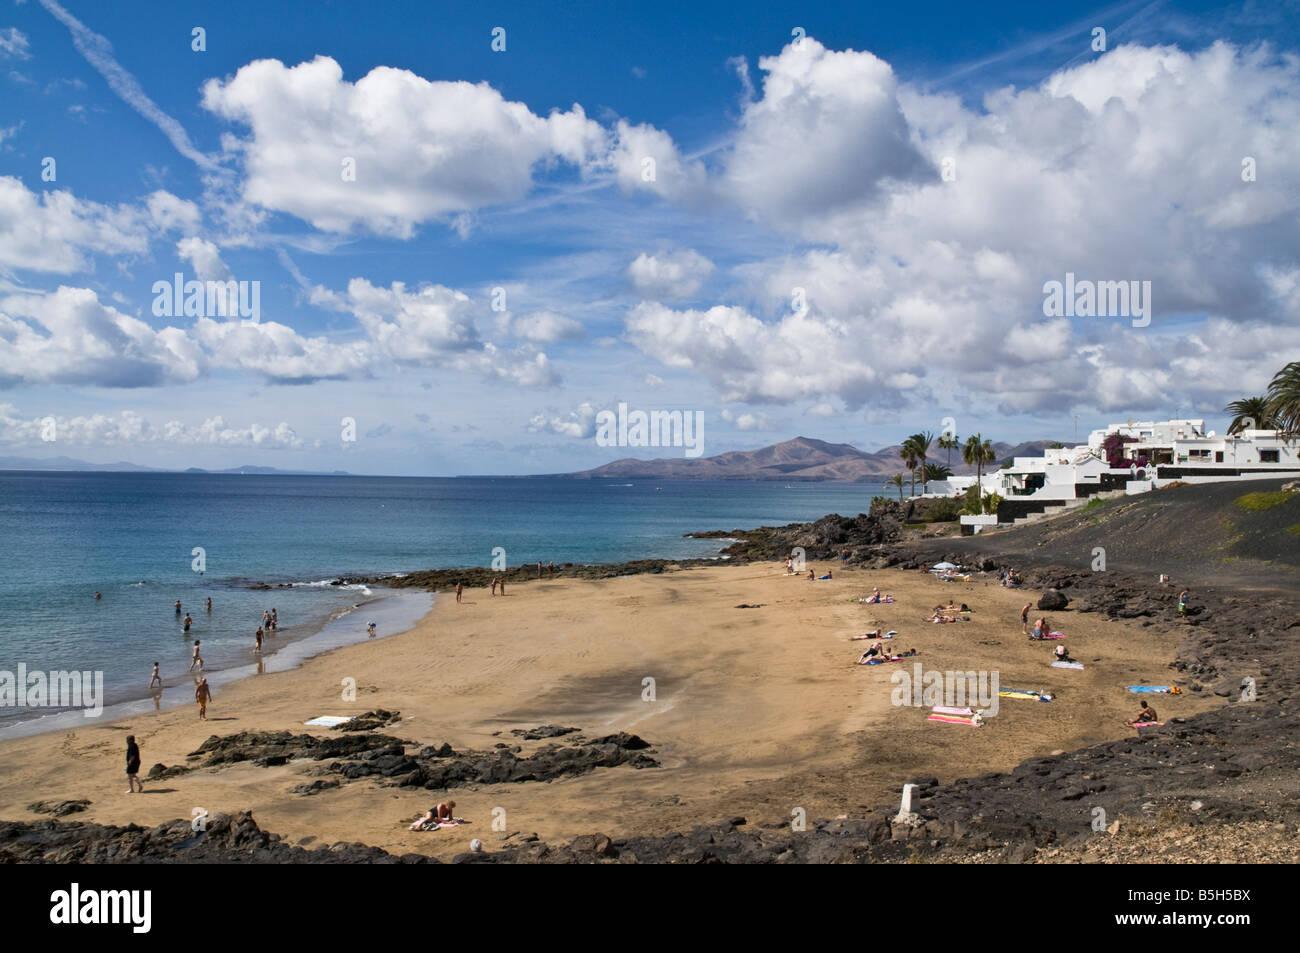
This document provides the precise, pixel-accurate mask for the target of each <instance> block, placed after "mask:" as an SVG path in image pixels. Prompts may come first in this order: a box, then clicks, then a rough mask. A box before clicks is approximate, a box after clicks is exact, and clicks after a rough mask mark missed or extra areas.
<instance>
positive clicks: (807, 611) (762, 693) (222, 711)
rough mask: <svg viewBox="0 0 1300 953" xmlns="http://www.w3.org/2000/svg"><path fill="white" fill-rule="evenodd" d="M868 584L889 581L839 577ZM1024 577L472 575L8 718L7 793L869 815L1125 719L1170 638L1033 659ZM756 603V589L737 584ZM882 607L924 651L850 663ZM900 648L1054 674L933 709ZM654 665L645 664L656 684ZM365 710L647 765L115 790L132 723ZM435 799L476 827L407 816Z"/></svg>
mask: <svg viewBox="0 0 1300 953" xmlns="http://www.w3.org/2000/svg"><path fill="white" fill-rule="evenodd" d="M817 571H818V573H819V574H820V572H821V569H820V568H818V569H817ZM873 586H879V587H880V588H881V589H882V590H883V591H885V592H891V593H893V594H894V595H895V596H897V598H898V602H897V603H896V604H894V605H874V606H867V605H860V604H858V603H856V602H851V601H850V600H851V599H852V598H854V597H857V596H861V595H866V594H868V593H870V591H871V588H872V587H873ZM1038 595H1039V593H1036V592H1029V591H1026V590H1008V589H1004V588H1002V587H1001V586H999V585H998V584H997V582H996V580H994V579H983V578H981V577H978V576H977V577H975V578H974V579H973V580H972V581H971V582H969V583H962V582H957V583H947V582H941V581H939V580H937V579H934V578H933V577H930V576H927V575H924V574H921V573H916V572H903V571H901V570H892V571H852V570H841V569H838V568H836V569H835V579H834V580H832V581H827V582H820V581H819V582H808V581H807V580H806V579H804V578H795V577H789V576H786V575H785V574H784V568H783V567H782V566H780V565H776V564H751V565H741V566H717V567H708V568H700V569H688V570H682V571H676V572H669V573H666V574H664V575H641V576H633V577H628V578H618V579H607V580H600V581H589V580H564V579H557V580H553V581H539V582H535V583H529V584H527V585H521V586H518V587H515V586H511V588H510V592H509V595H507V596H504V597H501V596H496V597H494V596H491V595H490V594H489V593H488V592H487V591H486V590H474V591H470V592H467V593H466V594H465V599H464V602H462V603H461V604H457V603H456V601H455V598H454V596H453V595H451V594H442V595H439V597H438V599H437V602H436V605H435V607H434V609H433V611H431V612H430V613H429V614H428V615H427V616H426V617H425V618H424V619H423V620H422V621H421V622H420V623H419V624H418V625H417V626H416V627H415V628H414V629H412V630H411V631H409V632H406V633H403V634H401V635H397V636H392V637H388V638H383V639H378V640H375V641H370V642H362V643H359V644H356V645H352V646H348V647H345V648H341V649H336V650H334V651H332V652H329V653H326V654H324V655H321V656H318V657H316V658H313V659H310V660H308V661H307V662H306V663H304V664H303V665H302V666H301V667H300V668H298V669H295V670H292V671H288V672H281V673H276V674H267V675H261V676H257V677H254V678H249V679H246V680H244V681H241V682H238V683H236V684H234V685H232V686H230V687H227V688H225V689H222V690H219V691H218V692H217V694H216V697H215V698H214V700H213V702H212V704H211V705H210V707H209V709H208V714H209V720H208V721H207V722H200V721H199V720H198V717H197V708H196V706H194V705H193V704H190V705H187V706H185V707H182V708H178V709H172V710H164V711H162V712H155V713H150V714H147V715H139V716H134V717H132V718H129V719H126V720H123V721H121V722H117V723H113V724H104V725H98V724H97V725H95V726H93V727H87V728H83V729H79V730H76V731H72V732H63V733H57V734H54V733H52V734H46V735H40V736H36V737H31V738H22V739H16V740H13V741H8V742H5V743H4V744H3V745H0V757H3V762H4V764H5V771H4V772H3V775H0V817H3V818H6V819H24V818H32V817H34V816H36V815H33V814H32V813H31V812H30V811H28V810H27V805H28V804H30V803H31V802H33V801H36V800H64V799H75V798H88V799H89V800H90V801H91V802H92V803H91V806H90V807H89V809H88V810H86V811H85V812H82V813H79V814H75V815H72V816H71V817H69V818H68V820H75V821H79V820H90V821H97V822H100V823H111V824H124V823H127V822H135V823H137V824H141V825H146V826H149V825H153V824H157V823H159V822H161V821H165V820H170V819H172V818H176V817H190V816H191V815H192V811H193V809H194V808H196V807H199V808H203V809H204V810H206V811H208V812H216V811H224V812H227V813H234V812H236V811H240V810H251V811H252V812H253V815H254V817H255V818H256V819H257V820H258V822H259V823H260V824H261V825H262V827H263V829H265V830H269V831H273V832H275V833H278V834H281V835H283V836H284V837H285V838H286V840H287V841H288V842H289V843H302V844H304V845H314V844H322V843H331V842H335V841H342V840H347V841H361V842H364V843H367V844H373V845H377V846H379V847H383V848H385V849H387V850H390V851H393V852H397V853H402V852H406V851H421V852H425V853H433V854H436V855H438V856H440V857H450V856H451V855H452V854H455V853H458V852H461V851H463V850H465V849H466V845H467V844H468V842H469V839H470V838H471V837H479V838H481V839H482V840H483V841H484V844H485V845H486V846H487V847H488V849H492V848H493V847H494V846H496V845H498V844H500V843H502V842H503V841H505V840H506V837H507V834H508V835H509V837H510V840H509V841H506V842H514V841H517V840H518V838H519V835H520V833H521V832H535V833H537V834H538V835H539V836H540V837H541V838H542V839H543V840H547V841H551V842H559V841H562V840H564V839H567V838H570V837H573V836H576V835H578V834H583V833H594V832H602V833H605V834H609V835H611V836H620V835H629V834H662V833H666V832H669V831H674V830H688V829H690V828H691V827H694V826H695V825H698V824H705V823H713V822H716V821H719V820H725V819H727V818H730V817H735V816H744V817H746V818H748V819H749V821H750V823H751V824H755V823H767V822H779V821H783V820H784V821H789V820H790V818H791V817H792V812H793V811H794V810H795V809H796V808H802V809H803V810H804V811H805V812H806V814H807V817H808V818H809V819H810V820H812V819H815V818H818V817H831V816H836V815H841V814H849V815H860V814H861V813H863V812H864V811H866V810H871V809H875V808H877V807H880V806H882V805H888V804H894V803H897V799H898V796H899V791H900V788H901V786H902V784H903V783H904V782H905V781H907V780H909V779H911V778H914V777H916V776H918V775H937V776H938V777H940V778H941V779H951V778H955V777H964V776H970V775H975V774H980V773H982V772H985V771H993V770H1007V769H1009V768H1011V767H1013V766H1014V765H1015V764H1017V763H1019V762H1020V761H1022V760H1023V759H1025V758H1027V757H1032V756H1036V755H1046V754H1050V753H1051V752H1053V751H1055V750H1058V749H1064V750H1070V749H1074V748H1078V747H1081V746H1084V745H1088V744H1091V743H1095V742H1100V741H1105V740H1109V739H1114V738H1119V737H1124V736H1126V735H1131V734H1132V730H1131V729H1127V728H1125V727H1123V725H1122V722H1123V721H1124V720H1125V719H1127V718H1131V717H1132V716H1133V715H1134V714H1135V713H1136V711H1137V709H1138V707H1139V704H1138V701H1137V696H1134V695H1131V694H1129V693H1127V692H1126V691H1125V688H1124V686H1126V685H1128V684H1133V683H1136V682H1139V681H1141V680H1146V681H1148V682H1151V683H1157V684H1159V683H1163V682H1165V681H1168V680H1171V679H1172V675H1173V673H1172V672H1171V670H1170V669H1169V667H1168V666H1169V662H1170V660H1171V659H1172V658H1173V656H1174V650H1175V647H1176V643H1177V636H1176V635H1175V634H1169V633H1160V632H1157V631H1156V630H1155V629H1153V628H1147V629H1144V628H1140V627H1138V626H1136V625H1132V624H1130V623H1125V622H1113V621H1107V620H1105V619H1104V618H1102V617H1099V616H1098V615H1096V614H1091V613H1089V614H1080V613H1075V612H1070V611H1065V612H1059V613H1053V614H1051V620H1052V623H1053V627H1054V628H1057V629H1060V630H1062V631H1064V632H1065V633H1066V634H1067V636H1069V638H1068V639H1067V640H1066V644H1067V645H1068V646H1069V648H1070V651H1071V654H1072V655H1074V656H1075V657H1076V658H1078V659H1080V660H1081V661H1083V662H1084V663H1085V665H1086V666H1087V667H1086V669H1085V670H1084V671H1073V670H1062V669H1054V668H1052V667H1050V666H1049V664H1048V663H1049V661H1050V657H1051V652H1052V648H1053V646H1054V645H1055V643H1031V642H1029V641H1028V640H1027V639H1026V638H1025V636H1024V635H1023V634H1022V633H1021V625H1020V609H1021V606H1023V605H1024V604H1025V603H1026V602H1030V601H1033V602H1036V601H1037V598H1038ZM949 600H955V601H956V602H957V603H958V604H960V603H963V602H965V603H968V604H969V605H970V606H971V607H972V608H973V609H974V610H975V611H974V613H973V615H972V620H971V621H969V622H961V623H957V624H950V625H933V624H927V623H925V622H923V621H922V619H923V618H924V617H925V616H927V615H928V614H929V612H930V610H931V609H932V608H933V607H934V606H935V605H936V604H938V603H940V602H943V603H945V604H946V603H947V602H948V601H949ZM756 603H757V604H761V608H757V609H739V608H736V606H738V605H740V604H756ZM1039 614H1040V613H1038V612H1037V611H1036V610H1034V611H1033V613H1032V614H1031V616H1030V617H1031V619H1032V618H1034V617H1036V616H1037V615H1039ZM876 627H880V628H882V629H885V630H889V629H896V630H898V632H899V635H898V637H897V638H895V639H894V640H892V641H891V642H887V643H886V645H889V646H891V647H892V648H894V649H895V650H898V651H901V650H902V649H907V648H916V649H918V650H919V651H920V653H921V654H920V656H919V657H918V658H917V659H915V660H910V661H908V662H905V663H894V664H889V665H880V666H860V665H856V664H854V663H855V662H856V660H857V658H858V656H859V654H860V653H861V651H862V650H863V649H864V648H865V647H866V646H867V645H868V644H869V643H867V642H861V641H858V642H853V641H849V638H850V636H852V635H855V634H859V633H862V632H863V631H865V630H866V629H868V628H876ZM913 662H920V663H922V664H923V665H924V666H925V667H926V668H927V669H940V670H959V671H967V670H975V671H980V670H984V671H992V670H996V671H998V673H999V678H1000V682H1001V685H1002V687H1003V688H1029V689H1041V690H1046V691H1050V692H1053V693H1055V694H1056V696H1057V697H1056V700H1055V701H1053V702H1052V703H1050V704H1045V703H1041V702H1036V701H1020V700H1012V699H1005V698H1004V699H1001V700H1000V710H999V712H998V714H997V715H996V717H993V718H990V719H989V720H988V722H987V724H985V725H984V726H983V727H980V728H971V727H967V726H964V725H949V724H941V723H935V722H928V721H927V720H926V715H927V714H928V712H927V711H926V710H924V709H920V710H918V709H916V708H910V707H898V706H895V705H893V704H891V700H890V698H891V691H892V689H893V687H894V686H893V684H891V681H890V676H891V675H892V674H893V673H894V671H896V670H898V669H899V668H900V667H902V666H906V667H907V669H908V670H909V671H910V670H911V669H912V665H913ZM146 677H147V676H146ZM345 678H351V679H355V680H356V685H357V686H358V693H357V698H356V701H355V702H352V703H344V702H342V701H341V700H340V698H341V691H342V689H341V684H342V681H343V680H344V679H345ZM646 679H653V680H654V682H653V692H651V691H649V690H648V687H647V684H648V683H647V682H646ZM175 690H176V689H172V691H175ZM652 696H653V697H652ZM1154 704H1155V706H1156V708H1157V710H1158V711H1159V713H1160V716H1161V717H1162V718H1165V719H1167V718H1169V717H1173V716H1177V715H1187V714H1194V713H1196V712H1199V711H1204V710H1206V709H1207V708H1209V707H1212V706H1213V705H1214V702H1213V701H1212V700H1210V699H1206V698H1200V697H1195V696H1188V695H1182V696H1177V697H1166V696H1157V697H1156V698H1155V699H1154ZM374 708H387V709H390V710H399V711H401V713H402V716H403V721H402V722H401V723H400V724H398V725H393V726H392V727H390V728H388V729H385V731H386V732H387V733H389V734H393V735H396V736H398V737H401V738H405V739H410V740H412V741H414V742H416V743H417V744H419V745H424V744H439V743H442V742H449V743H450V744H451V745H452V746H453V747H454V748H456V749H457V750H461V749H466V748H471V749H477V750H486V749H490V748H491V747H492V746H493V745H494V744H497V743H499V742H506V743H509V744H511V745H514V744H522V746H523V752H522V754H523V755H526V754H528V753H530V752H531V751H533V750H535V749H536V748H538V747H540V746H541V745H543V744H546V743H548V742H544V741H542V742H536V741H534V742H520V741H519V740H518V739H517V738H516V737H515V736H513V735H511V734H510V729H512V728H529V727H533V726H537V725H543V724H555V725H565V726H573V727H577V728H581V729H582V730H583V732H584V733H585V734H587V735H588V736H597V735H601V734H609V733H612V732H616V731H630V732H634V733H636V734H638V735H641V736H642V737H643V738H645V739H646V740H647V741H649V742H651V743H652V744H653V745H654V747H655V751H656V752H657V753H656V755H655V757H657V758H658V759H659V760H660V761H661V762H662V767H659V768H647V769H641V770H637V769H635V768H632V767H630V766H621V767H617V768H610V769H601V770H597V771H595V772H592V773H589V774H587V775H584V776H580V777H574V778H568V779H564V780H560V781H555V782H551V783H541V782H529V783H523V784H495V785H480V786H477V787H470V788H456V789H453V790H451V791H448V792H437V791H425V790H419V789H399V788H394V787H385V786H383V785H381V784H379V783H377V782H375V781H374V780H370V779H366V780H361V781H355V782H351V783H344V784H343V785H342V786H341V787H339V788H336V789H332V790H327V791H324V792H322V793H319V794H315V795H312V796H301V795H295V794H291V793H290V791H291V789H292V788H293V787H294V786H295V785H298V784H301V783H304V782H309V781H311V780H313V776H312V775H309V774H307V771H308V769H310V768H314V767H319V765H318V764H317V763H315V762H308V761H298V762H292V763H290V764H287V765H283V766H279V767H270V768H265V767H255V766H253V765H251V764H239V765H234V766H230V767H224V768H212V769H202V770H199V771H195V772H193V773H191V774H187V775H184V776H181V777H177V778H172V779H169V780H165V781H159V782H156V783H155V782H146V783H145V793H144V794H142V795H141V794H136V795H129V796H128V795H127V794H126V793H125V791H126V778H125V776H124V773H123V770H124V762H125V757H124V751H125V741H124V739H125V736H126V735H127V734H134V735H135V736H136V738H137V740H138V741H139V743H140V745H141V748H142V757H143V764H144V771H145V772H147V771H148V769H149V767H150V766H151V765H153V764H155V763H157V762H163V763H165V764H168V765H177V764H184V763H185V755H186V754H187V753H189V752H191V751H193V750H194V749H196V748H197V747H198V746H199V745H200V744H201V743H202V742H203V741H204V740H205V739H206V738H207V737H209V736H210V735H212V734H221V735H225V734H231V733H234V732H238V731H254V730H263V731H273V730H290V731H295V732H316V733H320V734H329V732H328V731H327V730H324V729H309V728H305V727H304V726H303V722H305V721H306V720H308V719H309V718H313V717H315V716H318V715H351V714H359V713H361V712H364V711H367V710H370V709H374ZM563 740H564V739H561V740H560V743H563ZM411 750H412V751H414V750H416V749H411ZM446 798H451V799H453V800H455V801H456V813H457V814H458V815H460V816H462V817H464V818H466V819H467V820H469V821H470V824H469V825H468V826H465V827H461V828H457V829H454V830H443V831H438V832H432V833H412V832H410V831H408V830H407V824H409V823H410V821H411V820H412V819H414V818H415V817H416V816H417V815H419V814H420V813H422V812H423V811H424V810H425V809H427V808H428V807H429V806H430V805H431V804H433V803H435V802H437V801H438V800H443V799H446ZM495 808H503V809H504V811H505V814H504V820H505V825H506V833H501V832H497V831H494V830H493V824H492V822H493V816H494V814H493V811H494V809H495ZM1081 810H1082V808H1081ZM498 816H499V814H498Z"/></svg>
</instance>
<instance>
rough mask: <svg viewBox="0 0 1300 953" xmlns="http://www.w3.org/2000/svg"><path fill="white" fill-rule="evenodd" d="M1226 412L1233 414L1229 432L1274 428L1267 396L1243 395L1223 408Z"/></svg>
mask: <svg viewBox="0 0 1300 953" xmlns="http://www.w3.org/2000/svg"><path fill="white" fill-rule="evenodd" d="M1223 412H1224V413H1225V414H1232V423H1230V424H1228V433H1230V434H1231V433H1240V432H1241V431H1243V430H1272V429H1273V428H1274V423H1273V415H1272V414H1271V413H1270V412H1269V409H1268V398H1267V397H1243V398H1242V399H1241V400H1234V401H1233V402H1232V403H1231V404H1229V405H1228V406H1227V407H1224V408H1223Z"/></svg>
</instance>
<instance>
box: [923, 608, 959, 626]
mask: <svg viewBox="0 0 1300 953" xmlns="http://www.w3.org/2000/svg"><path fill="white" fill-rule="evenodd" d="M924 621H926V622H956V621H957V617H956V616H951V615H944V612H943V609H941V608H940V607H938V606H936V607H935V609H934V615H932V616H930V618H928V619H925V620H924Z"/></svg>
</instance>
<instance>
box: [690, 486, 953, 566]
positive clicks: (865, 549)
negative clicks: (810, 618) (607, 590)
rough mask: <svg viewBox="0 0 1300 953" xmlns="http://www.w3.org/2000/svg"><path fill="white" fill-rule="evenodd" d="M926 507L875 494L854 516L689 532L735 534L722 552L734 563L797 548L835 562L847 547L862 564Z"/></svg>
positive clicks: (703, 535)
mask: <svg viewBox="0 0 1300 953" xmlns="http://www.w3.org/2000/svg"><path fill="white" fill-rule="evenodd" d="M929 505H930V501H928V500H908V501H907V502H906V503H898V502H895V501H893V500H886V499H882V498H880V497H877V498H876V499H874V500H872V501H871V509H870V511H869V512H867V513H859V514H858V515H857V516H840V515H839V514H837V513H832V514H830V515H829V516H823V517H822V518H821V519H819V520H816V521H815V522H811V523H789V524H787V525H785V526H760V527H759V528H758V529H751V530H745V529H733V530H730V531H726V532H725V533H724V532H723V531H709V532H704V533H692V534H690V535H691V536H695V537H698V538H716V537H718V536H719V535H723V536H725V537H726V538H734V539H735V540H736V542H734V543H732V544H731V545H730V546H728V547H727V548H726V549H724V550H722V552H723V554H724V555H726V556H728V557H730V559H732V560H733V561H736V562H749V561H755V560H774V559H776V560H783V559H785V557H786V556H788V555H790V553H792V552H793V551H794V550H795V549H796V548H799V549H802V550H803V551H804V557H805V559H809V560H813V559H836V560H838V559H839V558H840V556H841V554H843V553H844V552H845V551H846V550H847V552H848V560H847V561H848V562H850V563H861V562H864V561H866V560H868V559H875V558H877V557H879V556H881V555H882V547H883V546H884V544H887V543H892V542H895V541H897V540H898V539H899V538H900V536H901V534H902V530H903V524H905V523H910V522H912V521H914V520H917V519H920V518H921V516H922V515H923V513H924V511H925V509H926V508H927V507H928V506H929Z"/></svg>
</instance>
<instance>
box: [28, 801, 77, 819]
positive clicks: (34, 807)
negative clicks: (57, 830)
mask: <svg viewBox="0 0 1300 953" xmlns="http://www.w3.org/2000/svg"><path fill="white" fill-rule="evenodd" d="M88 807H90V802H89V801H87V800H86V799H85V798H79V799H77V800H75V801H35V802H33V803H31V804H28V805H27V810H29V811H31V812H32V813H33V814H49V815H50V816H51V817H67V816H68V815H69V814H79V813H80V812H82V811H84V810H85V809H86V808H88Z"/></svg>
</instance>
